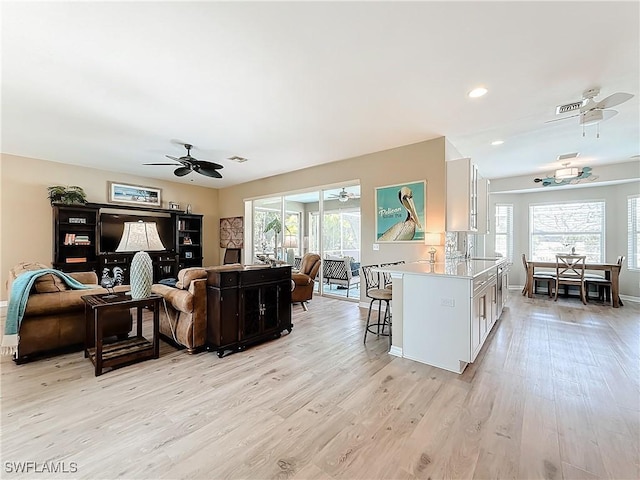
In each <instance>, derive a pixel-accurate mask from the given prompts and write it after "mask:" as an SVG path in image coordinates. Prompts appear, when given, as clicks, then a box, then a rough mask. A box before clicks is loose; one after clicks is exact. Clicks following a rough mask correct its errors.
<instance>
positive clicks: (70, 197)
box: [47, 185, 87, 205]
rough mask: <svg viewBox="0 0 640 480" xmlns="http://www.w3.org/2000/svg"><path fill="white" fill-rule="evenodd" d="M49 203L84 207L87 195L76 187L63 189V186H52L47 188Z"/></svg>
mask: <svg viewBox="0 0 640 480" xmlns="http://www.w3.org/2000/svg"><path fill="white" fill-rule="evenodd" d="M47 192H48V194H49V201H50V202H51V205H53V204H54V203H64V204H66V205H77V204H79V205H84V204H85V203H87V195H86V194H85V193H84V190H83V189H82V187H78V186H76V185H72V186H68V187H65V186H64V185H53V186H51V187H47Z"/></svg>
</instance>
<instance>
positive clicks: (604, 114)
mask: <svg viewBox="0 0 640 480" xmlns="http://www.w3.org/2000/svg"><path fill="white" fill-rule="evenodd" d="M617 114H618V111H617V110H603V111H602V121H603V122H604V121H605V120H609V119H610V118H612V117H615V116H616V115H617Z"/></svg>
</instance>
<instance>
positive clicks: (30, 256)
mask: <svg viewBox="0 0 640 480" xmlns="http://www.w3.org/2000/svg"><path fill="white" fill-rule="evenodd" d="M0 162H1V170H0V205H1V216H0V230H1V237H2V239H1V242H0V254H1V255H0V279H1V282H2V283H1V285H2V288H1V291H2V294H1V296H0V298H1V299H2V300H6V299H7V292H6V289H5V284H6V278H7V274H8V272H9V270H10V269H11V267H13V266H14V265H15V264H17V263H19V262H24V261H37V262H42V263H44V264H47V265H50V264H51V260H52V242H53V225H52V215H51V213H52V211H51V206H50V204H49V199H48V197H47V187H48V186H50V185H79V186H81V187H82V188H83V189H84V190H85V192H86V193H87V200H88V201H89V202H96V203H108V202H107V182H109V181H116V182H123V183H131V184H135V185H145V186H153V187H157V188H161V189H162V200H163V206H164V207H165V208H166V207H167V205H168V202H169V201H174V202H178V203H179V204H180V206H181V207H182V208H184V207H186V205H187V203H191V206H192V208H193V213H199V214H204V225H203V230H204V231H203V235H204V264H205V265H217V264H218V263H219V257H218V255H219V249H218V245H219V242H220V240H219V230H220V228H219V220H218V219H219V216H218V190H216V189H211V188H205V187H197V186H193V185H185V184H181V183H174V182H166V181H161V180H157V179H151V178H145V177H134V176H131V175H125V174H121V173H114V172H107V171H104V170H97V169H93V168H83V167H77V166H72V165H66V164H62V163H57V162H48V161H44V160H36V159H32V158H25V157H18V156H14V155H7V154H2V155H1V156H0Z"/></svg>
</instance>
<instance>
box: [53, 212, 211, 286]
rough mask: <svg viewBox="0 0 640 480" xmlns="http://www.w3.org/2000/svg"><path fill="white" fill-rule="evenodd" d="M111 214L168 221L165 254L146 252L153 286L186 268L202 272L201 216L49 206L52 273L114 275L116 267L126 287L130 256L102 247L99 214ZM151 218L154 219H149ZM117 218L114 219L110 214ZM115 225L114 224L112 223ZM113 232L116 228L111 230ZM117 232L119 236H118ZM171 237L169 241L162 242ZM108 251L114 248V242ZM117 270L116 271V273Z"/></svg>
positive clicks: (180, 213) (128, 253)
mask: <svg viewBox="0 0 640 480" xmlns="http://www.w3.org/2000/svg"><path fill="white" fill-rule="evenodd" d="M109 211H116V212H120V211H122V212H123V214H124V215H123V216H126V217H127V218H128V219H130V220H131V218H130V217H132V216H136V214H138V215H139V219H140V220H144V219H153V218H158V219H160V218H161V219H163V220H164V219H168V220H170V231H169V232H168V233H167V232H164V233H165V241H164V242H163V243H167V244H168V245H165V246H166V247H167V250H166V251H163V252H149V255H150V256H151V259H152V261H153V281H154V282H158V281H160V280H162V279H165V278H175V277H177V274H178V271H179V270H180V269H182V268H185V267H201V266H202V262H203V253H202V251H203V250H202V247H203V245H202V243H203V235H202V215H197V214H187V213H184V212H182V211H179V210H173V209H163V208H147V207H138V206H129V205H115V204H108V203H87V204H85V205H65V204H58V203H56V204H54V205H53V261H52V265H53V268H55V269H57V270H61V271H63V272H86V271H94V272H96V274H97V275H98V278H100V277H101V275H102V271H103V269H105V268H107V269H109V271H110V272H111V273H113V271H114V268H115V267H119V268H120V270H121V275H122V283H123V284H128V283H129V266H130V265H131V259H132V258H133V255H134V253H132V252H115V251H106V250H105V248H104V245H103V243H106V242H104V241H103V240H104V237H103V234H104V232H103V225H102V224H101V213H104V212H109ZM154 215H155V216H156V217H154ZM112 216H113V217H117V214H113V215H112ZM116 223H117V221H116ZM116 229H117V226H116ZM120 233H121V231H120ZM168 238H170V242H169V241H167V239H168ZM110 240H111V246H112V248H113V249H114V250H115V247H113V238H111V239H110ZM120 270H118V272H120Z"/></svg>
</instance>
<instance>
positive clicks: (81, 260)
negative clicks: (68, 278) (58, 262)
mask: <svg viewBox="0 0 640 480" xmlns="http://www.w3.org/2000/svg"><path fill="white" fill-rule="evenodd" d="M86 261H87V257H67V258H66V259H65V262H66V263H85V262H86Z"/></svg>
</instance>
